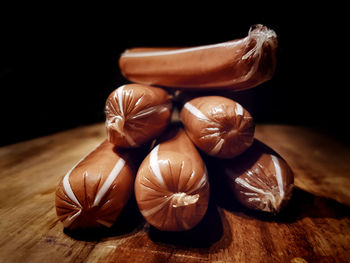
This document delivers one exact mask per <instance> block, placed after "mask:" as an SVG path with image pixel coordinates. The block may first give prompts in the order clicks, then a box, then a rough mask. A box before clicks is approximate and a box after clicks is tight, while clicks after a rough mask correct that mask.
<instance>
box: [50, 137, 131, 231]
mask: <svg viewBox="0 0 350 263" xmlns="http://www.w3.org/2000/svg"><path fill="white" fill-rule="evenodd" d="M134 177H135V169H134V168H133V166H132V165H131V164H130V162H129V161H128V156H127V155H125V154H120V153H118V152H117V151H116V149H115V147H114V145H113V144H111V143H109V142H108V141H107V140H106V141H104V142H103V143H101V144H100V145H99V146H98V147H97V148H96V149H95V150H93V151H92V152H90V153H89V154H88V155H87V156H86V157H84V158H83V159H81V160H80V161H79V162H78V163H77V164H75V165H74V166H73V167H72V169H70V170H69V171H68V172H67V174H66V175H65V176H64V177H63V178H62V180H61V181H60V183H59V185H58V188H57V190H56V213H57V216H58V218H59V220H60V221H62V222H63V226H64V227H65V228H68V229H71V230H74V229H77V228H82V229H83V228H90V227H101V226H104V227H110V226H111V225H112V224H113V223H114V222H115V220H116V219H117V217H118V216H119V214H120V212H121V211H122V209H123V207H124V206H125V205H126V203H127V201H128V200H129V197H130V196H131V194H132V191H133V183H134Z"/></svg>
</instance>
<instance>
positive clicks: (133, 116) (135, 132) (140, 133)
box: [105, 84, 172, 148]
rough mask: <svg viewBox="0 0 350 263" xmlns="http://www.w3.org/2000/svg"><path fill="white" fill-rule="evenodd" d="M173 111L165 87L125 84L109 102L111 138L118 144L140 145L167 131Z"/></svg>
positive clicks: (106, 108) (109, 130)
mask: <svg viewBox="0 0 350 263" xmlns="http://www.w3.org/2000/svg"><path fill="white" fill-rule="evenodd" d="M171 111H172V102H171V100H170V96H169V95H168V93H166V91H164V90H163V89H161V88H156V87H151V86H145V85H138V84H128V85H123V86H121V87H119V88H117V89H116V90H115V91H113V92H112V93H111V94H110V95H109V97H108V98H107V101H106V107H105V114H106V129H107V135H108V140H109V141H110V142H111V143H113V144H115V145H116V146H119V147H127V148H130V147H138V146H140V145H142V144H144V143H146V142H148V141H150V140H151V139H153V138H155V137H156V136H158V135H159V134H160V133H161V132H163V131H164V129H165V128H166V127H167V125H168V123H169V121H170V118H171Z"/></svg>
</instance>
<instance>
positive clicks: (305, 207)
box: [0, 124, 350, 263]
mask: <svg viewBox="0 0 350 263" xmlns="http://www.w3.org/2000/svg"><path fill="white" fill-rule="evenodd" d="M104 138H105V131H104V128H103V124H96V125H91V126H87V127H80V128H76V129H73V130H69V131H65V132H61V133H58V134H54V135H50V136H46V137H42V138H38V139H34V140H30V141H26V142H22V143H18V144H14V145H10V146H5V147H2V148H0V173H1V175H0V218H1V220H0V234H1V240H0V262H50V263H54V262H60V263H63V262H142V263H146V262H305V261H303V260H306V261H307V262H350V209H349V206H350V149H349V147H348V146H344V145H342V144H340V143H338V142H336V141H333V140H331V139H330V138H327V137H325V136H324V135H321V134H318V133H317V132H315V131H312V130H310V129H306V128H302V127H295V126H282V125H258V126H257V129H256V138H258V139H260V140H261V141H262V142H264V143H266V144H267V145H269V146H270V147H272V148H273V149H274V150H276V151H277V152H278V153H280V154H281V155H282V157H284V158H285V159H286V160H287V162H288V163H289V164H290V165H291V167H292V169H293V171H294V173H295V184H296V186H297V187H298V188H297V189H296V190H295V192H294V195H293V199H292V202H291V204H290V206H289V207H288V209H286V211H285V212H284V213H282V214H281V215H279V216H277V217H272V216H265V215H261V214H259V213H253V212H250V211H248V210H245V209H241V208H240V207H239V206H238V207H237V206H236V205H232V206H230V205H227V204H229V203H230V202H226V204H225V205H222V204H220V202H215V195H214V197H213V198H212V199H213V200H214V201H212V202H211V204H210V207H209V209H208V213H207V215H206V216H205V218H204V219H203V221H202V222H201V223H200V225H199V226H198V227H196V228H195V229H194V230H192V231H189V232H188V233H173V234H170V233H162V232H160V231H156V230H155V229H154V228H152V227H150V226H149V225H148V224H147V223H145V222H144V220H143V219H142V217H141V216H140V214H139V212H138V211H137V209H136V206H135V203H134V201H133V200H132V201H131V202H130V204H129V205H128V207H127V208H126V210H125V211H124V213H123V214H122V215H121V217H120V218H119V220H118V222H117V223H116V224H115V226H114V227H113V228H112V229H110V230H109V231H99V232H93V233H89V232H85V233H84V232H81V233H69V232H67V231H64V230H63V226H62V224H61V222H59V221H58V219H57V217H56V214H55V203H54V199H55V189H56V186H57V184H58V181H59V179H60V178H61V177H62V176H63V175H64V174H65V173H66V172H67V171H68V170H69V169H70V168H71V167H72V166H73V164H75V163H76V162H77V161H78V160H79V159H80V158H81V157H82V156H84V155H85V154H86V153H88V152H89V151H90V150H91V149H93V148H94V146H95V145H97V144H98V143H99V142H101V141H102V140H103V139H104Z"/></svg>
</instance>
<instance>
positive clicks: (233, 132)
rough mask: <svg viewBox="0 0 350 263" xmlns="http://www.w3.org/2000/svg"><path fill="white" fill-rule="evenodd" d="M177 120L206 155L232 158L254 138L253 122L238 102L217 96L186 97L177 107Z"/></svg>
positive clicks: (246, 147) (242, 150) (243, 149)
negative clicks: (179, 113)
mask: <svg viewBox="0 0 350 263" xmlns="http://www.w3.org/2000/svg"><path fill="white" fill-rule="evenodd" d="M181 120H182V123H183V125H184V127H185V130H186V133H187V134H188V136H189V137H190V138H191V140H192V141H193V143H194V144H195V145H196V146H197V147H198V148H199V149H201V150H202V151H203V152H205V153H207V154H208V155H211V156H214V157H218V158H233V157H235V156H238V155H239V154H241V153H243V152H244V151H245V150H246V149H248V148H249V146H250V145H251V144H252V143H253V140H254V129H255V125H254V121H253V118H252V116H251V115H250V113H249V112H248V111H247V110H246V109H244V108H243V107H242V106H241V105H240V104H239V103H237V102H235V101H233V100H231V99H228V98H225V97H220V96H204V97H198V98H195V99H193V100H190V101H188V102H186V103H185V104H184V107H183V109H182V110H181Z"/></svg>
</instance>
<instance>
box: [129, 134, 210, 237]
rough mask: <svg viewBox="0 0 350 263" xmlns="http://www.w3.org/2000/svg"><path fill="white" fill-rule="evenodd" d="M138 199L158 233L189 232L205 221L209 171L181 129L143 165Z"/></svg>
mask: <svg viewBox="0 0 350 263" xmlns="http://www.w3.org/2000/svg"><path fill="white" fill-rule="evenodd" d="M135 196H136V201H137V204H138V207H139V209H140V211H141V214H142V215H143V217H144V218H145V219H146V221H147V222H149V223H150V224H151V225H152V226H154V227H156V228H157V229H159V230H163V231H184V230H189V229H191V228H193V227H194V226H196V225H197V224H198V223H199V222H200V221H201V220H202V218H203V216H204V214H205V213H206V210H207V207H208V200H209V181H208V176H207V170H206V166H205V164H204V162H203V160H202V159H201V157H200V155H199V153H198V152H197V150H196V148H195V146H194V145H193V144H192V142H191V141H190V139H189V138H188V137H187V135H186V133H185V132H184V131H183V130H182V129H180V130H178V131H177V132H176V134H175V135H174V136H173V137H171V138H170V139H168V140H166V141H164V142H161V143H160V144H158V145H157V146H156V147H155V148H154V149H153V150H152V151H151V152H150V154H149V155H148V156H147V157H146V158H145V160H144V161H143V162H142V164H141V166H140V168H139V170H138V172H137V176H136V180H135Z"/></svg>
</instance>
